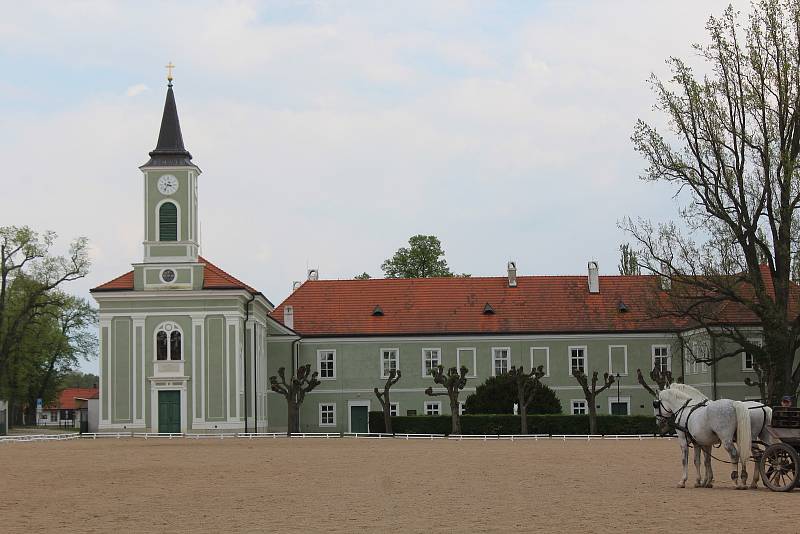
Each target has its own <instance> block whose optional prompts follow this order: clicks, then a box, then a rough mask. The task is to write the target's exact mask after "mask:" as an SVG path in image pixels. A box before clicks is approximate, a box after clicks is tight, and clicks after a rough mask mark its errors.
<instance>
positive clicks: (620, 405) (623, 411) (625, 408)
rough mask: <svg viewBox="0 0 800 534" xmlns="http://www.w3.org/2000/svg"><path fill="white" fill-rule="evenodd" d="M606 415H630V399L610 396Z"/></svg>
mask: <svg viewBox="0 0 800 534" xmlns="http://www.w3.org/2000/svg"><path fill="white" fill-rule="evenodd" d="M608 413H610V414H611V415H630V414H631V398H630V397H617V396H616V395H612V396H610V397H609V398H608Z"/></svg>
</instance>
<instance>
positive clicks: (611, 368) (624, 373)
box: [608, 345, 652, 376]
mask: <svg viewBox="0 0 800 534" xmlns="http://www.w3.org/2000/svg"><path fill="white" fill-rule="evenodd" d="M614 349H622V350H623V354H622V356H623V361H624V362H625V369H624V371H619V370H617V369H614V366H613V365H612V364H611V361H612V359H611V353H612V352H613V350H614ZM651 369H652V367H651ZM608 373H609V374H611V375H615V376H616V374H617V373H619V376H628V345H609V346H608Z"/></svg>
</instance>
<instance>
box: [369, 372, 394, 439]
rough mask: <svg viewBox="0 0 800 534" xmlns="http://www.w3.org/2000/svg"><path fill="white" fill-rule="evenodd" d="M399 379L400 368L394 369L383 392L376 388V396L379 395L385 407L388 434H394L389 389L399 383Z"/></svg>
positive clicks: (384, 416) (385, 428) (385, 423)
mask: <svg viewBox="0 0 800 534" xmlns="http://www.w3.org/2000/svg"><path fill="white" fill-rule="evenodd" d="M398 380H400V370H399V369H392V370H390V371H389V377H388V378H387V379H386V383H385V384H384V385H383V391H382V392H381V391H380V390H378V388H375V390H374V391H375V396H376V397H378V402H380V403H381V407H382V408H383V422H384V425H385V426H384V431H385V432H386V433H387V434H394V432H392V401H390V400H389V390H390V389H391V388H392V386H393V385H395V384H397V381H398Z"/></svg>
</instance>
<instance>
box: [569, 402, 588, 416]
mask: <svg viewBox="0 0 800 534" xmlns="http://www.w3.org/2000/svg"><path fill="white" fill-rule="evenodd" d="M570 405H571V412H572V415H586V414H587V413H589V412H588V411H587V409H586V400H584V399H572V400H571V401H570Z"/></svg>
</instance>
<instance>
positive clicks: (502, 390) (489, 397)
mask: <svg viewBox="0 0 800 534" xmlns="http://www.w3.org/2000/svg"><path fill="white" fill-rule="evenodd" d="M517 400H518V398H517V384H516V382H515V381H514V378H513V377H512V376H511V375H509V374H502V375H499V376H492V377H489V378H487V379H486V381H485V382H484V383H483V384H480V385H479V386H478V387H477V388H475V393H473V394H472V395H470V396H469V397H467V400H466V402H465V403H464V412H465V413H467V414H470V415H476V414H503V413H507V414H513V413H514V403H516V402H517ZM539 413H542V414H543V413H554V414H555V413H561V401H560V400H558V397H557V396H556V393H555V391H553V390H552V389H550V388H549V387H547V386H546V385H545V384H542V383H541V382H540V383H539V385H538V386H537V387H536V393H534V396H533V400H532V401H531V403H530V404H529V405H528V414H539Z"/></svg>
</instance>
